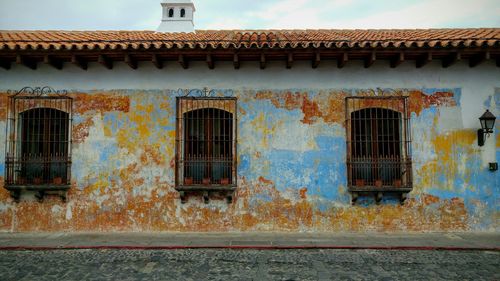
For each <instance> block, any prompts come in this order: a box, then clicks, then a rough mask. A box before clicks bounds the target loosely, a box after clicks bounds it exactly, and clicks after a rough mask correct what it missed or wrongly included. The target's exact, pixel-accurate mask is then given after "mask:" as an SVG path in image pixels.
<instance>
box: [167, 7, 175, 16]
mask: <svg viewBox="0 0 500 281" xmlns="http://www.w3.org/2000/svg"><path fill="white" fill-rule="evenodd" d="M168 17H169V18H173V17H174V9H168Z"/></svg>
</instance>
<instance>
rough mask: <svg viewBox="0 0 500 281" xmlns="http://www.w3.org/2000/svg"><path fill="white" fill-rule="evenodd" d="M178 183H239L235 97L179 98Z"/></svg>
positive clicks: (180, 184)
mask: <svg viewBox="0 0 500 281" xmlns="http://www.w3.org/2000/svg"><path fill="white" fill-rule="evenodd" d="M176 130H177V134H176V136H177V139H176V164H177V165H176V167H177V168H176V186H177V187H186V188H189V187H194V188H196V187H200V186H201V187H214V186H216V187H219V188H220V187H224V186H226V187H234V186H236V157H235V155H236V99H235V98H211V97H203V98H198V97H179V98H177V129H176Z"/></svg>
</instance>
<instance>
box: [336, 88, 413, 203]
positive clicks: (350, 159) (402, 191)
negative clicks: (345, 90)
mask: <svg viewBox="0 0 500 281" xmlns="http://www.w3.org/2000/svg"><path fill="white" fill-rule="evenodd" d="M345 114H346V115H345V120H346V123H345V127H346V150H347V151H346V152H347V153H346V165H347V185H348V190H349V192H351V195H352V200H353V203H355V202H356V200H357V198H358V196H359V195H360V194H362V193H373V194H375V195H376V197H375V199H376V202H377V203H379V202H380V200H381V199H382V196H383V194H384V193H389V192H392V193H399V195H400V199H401V202H404V200H405V199H406V195H407V193H408V192H410V191H411V190H412V188H413V178H412V158H411V123H410V113H409V110H408V97H406V96H380V97H377V96H355V97H347V98H346V100H345ZM380 132H382V133H383V134H387V135H383V136H382V137H381V136H379V135H378V134H379V133H380ZM386 138H387V139H386Z"/></svg>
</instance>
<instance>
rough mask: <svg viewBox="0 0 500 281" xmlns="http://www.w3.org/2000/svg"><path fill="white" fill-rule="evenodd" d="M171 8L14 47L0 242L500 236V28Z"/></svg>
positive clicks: (2, 113)
mask: <svg viewBox="0 0 500 281" xmlns="http://www.w3.org/2000/svg"><path fill="white" fill-rule="evenodd" d="M162 6H163V9H164V13H163V20H162V23H161V25H160V27H159V29H158V30H159V31H158V32H155V31H88V32H87V31H85V32H84V31H80V32H77V31H75V32H72V31H1V32H0V66H1V68H0V130H1V131H2V132H6V133H5V134H0V136H1V138H0V142H2V143H5V150H1V152H0V158H2V164H0V176H1V177H2V179H1V181H0V182H1V183H0V185H2V186H1V188H0V231H74V232H77V231H307V232H333V231H360V232H366V231H389V232H391V231H393V232H396V231H499V228H500V226H499V214H500V213H499V206H500V205H499V199H500V197H499V187H500V174H499V172H498V171H497V161H498V160H497V159H498V158H499V157H500V141H499V138H500V137H499V134H498V131H499V129H500V127H499V125H498V123H499V122H497V123H496V125H495V127H494V128H493V130H492V131H491V132H489V133H488V134H483V131H480V133H478V129H479V128H481V125H480V122H479V119H478V118H479V117H481V116H482V115H483V114H484V113H485V112H489V113H486V115H488V114H493V115H495V116H498V115H499V114H500V68H499V66H500V29H499V28H479V29H430V30H215V31H209V30H196V31H194V29H193V27H192V26H193V15H194V11H195V9H194V5H193V4H192V3H191V1H172V0H169V1H164V3H163V4H162ZM165 31H168V32H165ZM176 31H182V32H176ZM486 110H488V111H486ZM481 140H484V143H479V142H478V141H481ZM479 144H481V146H480V145H479ZM3 159H5V161H3Z"/></svg>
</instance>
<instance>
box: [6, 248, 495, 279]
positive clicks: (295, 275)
mask: <svg viewBox="0 0 500 281" xmlns="http://www.w3.org/2000/svg"><path fill="white" fill-rule="evenodd" d="M0 276H1V277H0V279H1V280H461V281H462V280H500V252H494V251H388V250H385V251H384V250H260V251H259V250H216V249H186V250H53V251H2V252H0Z"/></svg>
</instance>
